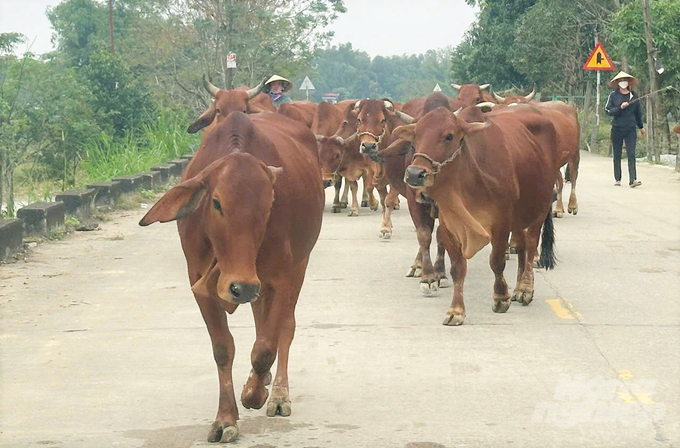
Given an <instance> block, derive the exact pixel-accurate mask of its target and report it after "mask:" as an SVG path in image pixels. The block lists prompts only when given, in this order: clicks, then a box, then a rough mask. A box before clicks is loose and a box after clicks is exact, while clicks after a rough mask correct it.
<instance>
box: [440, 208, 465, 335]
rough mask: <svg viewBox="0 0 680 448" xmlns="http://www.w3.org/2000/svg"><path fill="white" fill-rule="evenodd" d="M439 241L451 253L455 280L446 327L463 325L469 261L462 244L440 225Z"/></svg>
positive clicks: (445, 319)
mask: <svg viewBox="0 0 680 448" xmlns="http://www.w3.org/2000/svg"><path fill="white" fill-rule="evenodd" d="M437 239H439V240H440V241H441V242H442V244H443V245H444V247H445V249H446V252H448V253H449V260H450V261H451V279H452V280H453V299H452V300H451V307H450V308H449V310H448V311H447V312H446V317H444V322H443V324H444V325H449V326H456V325H462V324H463V322H464V321H465V302H464V301H463V284H464V283H465V275H466V274H467V260H466V259H465V257H463V251H462V249H461V246H460V243H459V242H458V241H456V239H455V238H454V237H453V235H451V234H450V233H449V232H448V231H447V230H446V228H445V227H444V226H443V225H442V223H441V221H440V223H439V230H437Z"/></svg>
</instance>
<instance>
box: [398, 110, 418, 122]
mask: <svg viewBox="0 0 680 448" xmlns="http://www.w3.org/2000/svg"><path fill="white" fill-rule="evenodd" d="M394 114H395V115H396V116H397V118H399V119H400V120H401V121H403V122H404V124H411V123H413V120H414V118H413V117H412V116H410V115H409V114H405V113H404V112H402V111H400V110H395V111H394Z"/></svg>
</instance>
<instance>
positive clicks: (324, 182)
mask: <svg viewBox="0 0 680 448" xmlns="http://www.w3.org/2000/svg"><path fill="white" fill-rule="evenodd" d="M332 184H333V181H332V180H330V179H327V180H324V181H323V187H324V188H328V187H330V186H331V185H332Z"/></svg>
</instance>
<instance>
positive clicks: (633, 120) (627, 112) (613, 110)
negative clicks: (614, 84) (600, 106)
mask: <svg viewBox="0 0 680 448" xmlns="http://www.w3.org/2000/svg"><path fill="white" fill-rule="evenodd" d="M637 97H638V96H637V95H636V94H635V92H633V91H631V92H629V93H627V94H625V95H624V94H623V93H621V91H620V90H619V89H616V90H614V91H613V92H612V93H610V94H609V98H608V99H607V105H606V106H604V110H605V111H606V112H607V115H611V116H612V117H614V119H613V120H612V127H613V128H619V129H635V127H636V126H637V127H638V128H640V129H642V128H643V125H642V107H640V102H639V101H636V102H635V103H633V104H631V105H630V106H628V107H626V108H625V109H621V103H624V102H626V101H627V102H629V103H630V102H631V101H633V100H634V99H635V98H637Z"/></svg>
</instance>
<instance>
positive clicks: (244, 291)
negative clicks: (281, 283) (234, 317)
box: [229, 282, 260, 303]
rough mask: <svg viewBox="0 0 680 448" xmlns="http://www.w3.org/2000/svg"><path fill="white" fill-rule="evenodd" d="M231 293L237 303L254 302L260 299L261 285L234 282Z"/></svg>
mask: <svg viewBox="0 0 680 448" xmlns="http://www.w3.org/2000/svg"><path fill="white" fill-rule="evenodd" d="M229 293H230V294H231V299H232V300H233V301H234V302H235V303H250V302H254V301H255V300H257V299H258V298H259V297H260V284H259V283H241V282H233V283H232V284H231V285H229Z"/></svg>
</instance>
